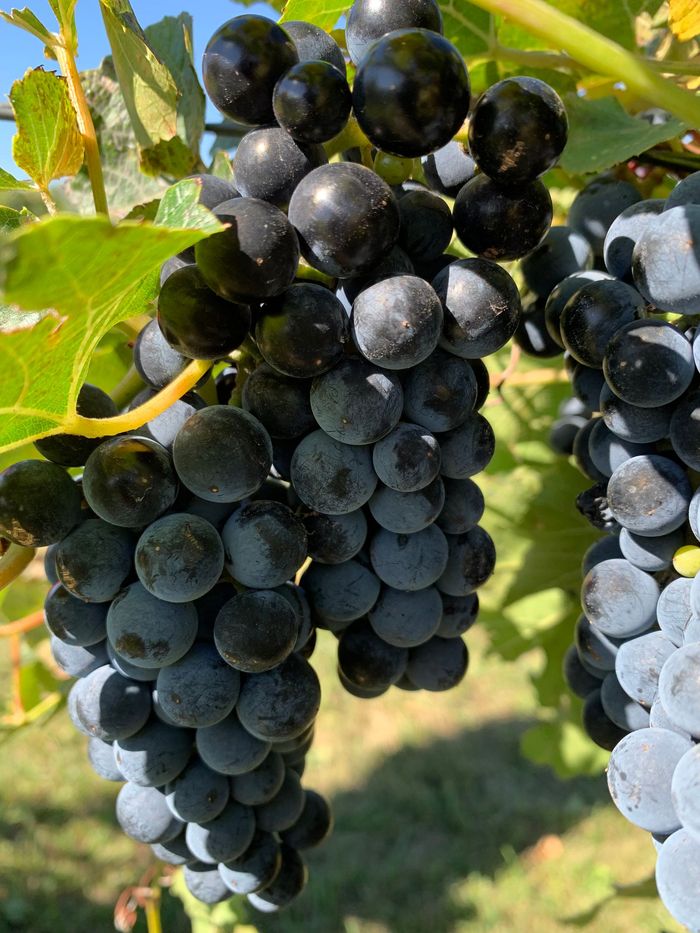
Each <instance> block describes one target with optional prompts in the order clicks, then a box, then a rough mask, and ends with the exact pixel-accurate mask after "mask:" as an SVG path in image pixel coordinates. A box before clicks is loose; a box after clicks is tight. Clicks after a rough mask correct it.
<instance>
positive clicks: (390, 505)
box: [368, 476, 445, 534]
mask: <svg viewBox="0 0 700 933" xmlns="http://www.w3.org/2000/svg"><path fill="white" fill-rule="evenodd" d="M444 504H445V487H444V485H443V482H442V480H441V479H440V477H439V476H438V477H437V479H434V480H433V482H432V483H431V484H430V485H429V486H425V487H424V488H423V489H419V490H418V491H417V492H397V491H396V490H395V489H390V488H389V487H388V486H379V487H378V488H377V490H376V491H375V493H374V495H373V496H372V498H371V499H370V500H369V503H368V505H369V510H370V512H371V513H372V517H373V518H374V520H375V521H376V522H377V524H379V525H381V527H382V528H386V529H387V531H394V532H396V533H397V534H413V533H414V532H416V531H421V530H422V529H423V528H427V527H428V525H432V523H433V522H434V521H435V520H436V519H437V517H438V516H439V515H440V513H441V512H442V509H443V506H444Z"/></svg>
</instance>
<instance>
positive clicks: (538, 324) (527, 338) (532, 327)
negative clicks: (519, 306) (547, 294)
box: [513, 298, 562, 359]
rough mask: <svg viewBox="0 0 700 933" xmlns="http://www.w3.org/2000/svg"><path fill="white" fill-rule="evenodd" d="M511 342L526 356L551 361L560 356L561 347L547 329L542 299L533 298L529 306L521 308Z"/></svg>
mask: <svg viewBox="0 0 700 933" xmlns="http://www.w3.org/2000/svg"><path fill="white" fill-rule="evenodd" d="M513 340H514V341H515V343H516V344H517V345H518V346H519V347H520V349H521V350H522V351H523V352H524V353H527V355H528V356H535V357H537V358H538V359H551V358H552V357H554V356H560V355H561V353H562V347H561V346H560V345H559V343H558V342H557V341H556V340H554V339H553V338H552V335H551V334H550V333H549V330H548V329H547V321H546V316H545V301H544V299H543V298H535V299H534V301H533V302H532V303H531V304H529V305H526V306H524V307H523V315H522V317H521V318H520V323H519V324H518V326H517V328H516V331H515V333H514V334H513Z"/></svg>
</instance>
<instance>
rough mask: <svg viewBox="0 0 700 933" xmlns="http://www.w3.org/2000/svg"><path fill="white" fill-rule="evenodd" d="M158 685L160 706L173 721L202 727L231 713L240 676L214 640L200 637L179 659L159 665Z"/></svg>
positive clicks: (192, 727) (236, 695)
mask: <svg viewBox="0 0 700 933" xmlns="http://www.w3.org/2000/svg"><path fill="white" fill-rule="evenodd" d="M156 685H157V689H158V703H159V706H160V708H161V710H162V711H163V712H164V713H165V714H166V715H167V716H168V718H169V719H170V720H171V722H172V723H174V724H175V725H178V726H184V727H187V728H190V729H200V728H203V727H205V726H213V725H216V723H217V722H221V721H222V720H223V719H225V718H226V717H227V716H229V715H230V713H231V712H232V711H233V708H234V706H235V705H236V700H237V699H238V694H239V692H240V685H241V679H240V675H239V674H238V672H237V671H234V670H232V668H231V667H230V666H229V665H228V664H227V663H226V662H225V661H224V659H223V658H222V657H221V656H220V655H219V653H218V651H217V650H216V648H215V647H214V646H213V645H212V644H210V643H207V642H202V641H197V642H195V644H194V645H193V646H192V647H191V648H190V650H189V651H188V652H187V654H186V655H184V657H182V658H180V660H179V661H175V662H174V663H173V664H169V665H168V666H167V667H163V668H161V669H160V671H159V673H158V679H157V681H156Z"/></svg>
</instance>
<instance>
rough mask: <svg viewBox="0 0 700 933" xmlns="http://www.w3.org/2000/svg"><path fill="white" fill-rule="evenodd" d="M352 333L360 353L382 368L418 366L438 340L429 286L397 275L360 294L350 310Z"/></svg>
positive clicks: (436, 306)
mask: <svg viewBox="0 0 700 933" xmlns="http://www.w3.org/2000/svg"><path fill="white" fill-rule="evenodd" d="M351 320H352V334H353V338H354V340H355V344H356V346H357V348H358V350H359V351H360V353H361V354H362V355H363V356H364V357H365V359H367V360H369V362H370V363H374V364H375V365H376V366H381V367H382V368H384V369H392V370H396V369H399V370H405V369H410V368H411V367H413V366H416V365H417V364H418V363H422V362H423V360H425V359H426V358H427V357H428V356H430V354H431V353H432V352H433V350H435V348H436V347H437V344H438V340H439V339H440V334H441V332H442V325H443V313H442V305H441V303H440V299H439V298H438V296H437V295H436V294H435V291H434V290H433V288H431V286H430V285H429V284H428V283H427V282H424V281H423V279H421V278H418V276H413V275H397V276H392V277H391V278H388V279H385V280H384V281H381V282H377V283H376V284H375V285H371V286H370V287H369V288H366V289H365V290H364V291H362V292H361V293H360V294H359V295H358V297H357V298H356V300H355V303H354V305H353V309H352V319H351Z"/></svg>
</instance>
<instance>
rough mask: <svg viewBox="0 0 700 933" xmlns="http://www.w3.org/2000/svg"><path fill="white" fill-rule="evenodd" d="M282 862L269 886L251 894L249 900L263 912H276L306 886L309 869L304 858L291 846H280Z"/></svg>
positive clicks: (289, 902)
mask: <svg viewBox="0 0 700 933" xmlns="http://www.w3.org/2000/svg"><path fill="white" fill-rule="evenodd" d="M280 853H281V858H282V864H281V865H280V870H279V872H278V874H277V876H276V877H275V880H274V881H272V882H271V883H270V884H268V885H267V887H266V888H265V889H264V890H262V891H260V892H259V893H258V894H249V895H248V901H249V902H250V904H251V905H252V906H253V907H255V909H256V910H259V911H261V912H262V913H276V912H277V911H278V910H279V909H280V908H282V907H286V906H287V905H288V904H291V902H292V901H293V900H294V899H295V898H296V897H298V896H299V895H300V894H301V892H302V891H303V890H304V888H305V887H306V883H307V881H308V877H309V875H308V870H307V868H306V865H305V864H304V860H303V859H302V857H301V856H300V855H299V853H298V852H297V851H296V849H292V848H291V846H288V845H284V843H283V844H282V845H281V846H280Z"/></svg>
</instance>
